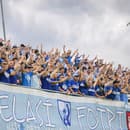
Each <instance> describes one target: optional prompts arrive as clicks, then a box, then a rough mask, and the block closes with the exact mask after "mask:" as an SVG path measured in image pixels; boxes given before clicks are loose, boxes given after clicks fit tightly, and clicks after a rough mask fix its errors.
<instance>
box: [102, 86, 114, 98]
mask: <svg viewBox="0 0 130 130" xmlns="http://www.w3.org/2000/svg"><path fill="white" fill-rule="evenodd" d="M104 90H105V93H107V92H109V91H110V90H112V91H113V87H112V86H105V88H104ZM106 98H107V99H112V100H114V98H115V95H114V94H113V93H111V94H110V95H107V96H106Z"/></svg>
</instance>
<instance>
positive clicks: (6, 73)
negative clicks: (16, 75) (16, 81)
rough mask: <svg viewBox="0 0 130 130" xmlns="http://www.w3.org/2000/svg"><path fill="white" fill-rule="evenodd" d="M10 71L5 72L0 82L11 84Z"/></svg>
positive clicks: (1, 75)
mask: <svg viewBox="0 0 130 130" xmlns="http://www.w3.org/2000/svg"><path fill="white" fill-rule="evenodd" d="M9 77H10V75H9V71H8V70H6V71H5V72H3V73H1V74H0V82H4V83H9Z"/></svg>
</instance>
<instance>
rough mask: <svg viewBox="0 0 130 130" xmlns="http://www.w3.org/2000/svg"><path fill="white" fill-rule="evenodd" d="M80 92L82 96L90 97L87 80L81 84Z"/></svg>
mask: <svg viewBox="0 0 130 130" xmlns="http://www.w3.org/2000/svg"><path fill="white" fill-rule="evenodd" d="M79 90H80V92H81V93H82V94H84V95H88V88H87V85H86V81H85V80H82V81H80V82H79Z"/></svg>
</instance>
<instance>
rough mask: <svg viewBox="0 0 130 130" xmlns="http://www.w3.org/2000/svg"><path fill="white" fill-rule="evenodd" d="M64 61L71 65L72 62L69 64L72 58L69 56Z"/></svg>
mask: <svg viewBox="0 0 130 130" xmlns="http://www.w3.org/2000/svg"><path fill="white" fill-rule="evenodd" d="M66 59H67V61H68V63H69V64H72V62H71V59H72V57H71V56H67V57H66Z"/></svg>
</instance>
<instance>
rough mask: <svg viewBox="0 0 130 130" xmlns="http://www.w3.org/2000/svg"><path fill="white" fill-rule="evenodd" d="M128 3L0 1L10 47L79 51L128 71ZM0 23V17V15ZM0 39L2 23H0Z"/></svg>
mask: <svg viewBox="0 0 130 130" xmlns="http://www.w3.org/2000/svg"><path fill="white" fill-rule="evenodd" d="M129 5H130V0H3V6H4V15H5V24H6V34H7V39H10V40H11V41H12V43H13V44H21V43H25V44H30V45H31V46H32V47H34V48H36V47H37V46H38V45H39V44H43V48H44V50H50V49H51V48H59V49H62V47H63V45H66V47H67V48H68V49H71V50H73V51H74V50H75V49H77V48H78V49H79V52H80V54H86V55H90V58H93V57H95V56H96V55H97V56H98V57H99V58H102V59H104V60H105V61H106V62H112V63H114V65H117V64H122V65H123V66H124V67H129V68H130V61H129V60H130V57H129V56H130V26H126V25H127V23H128V22H130V7H129ZM0 19H1V15H0ZM0 28H1V29H0V37H3V34H2V23H1V20H0Z"/></svg>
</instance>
